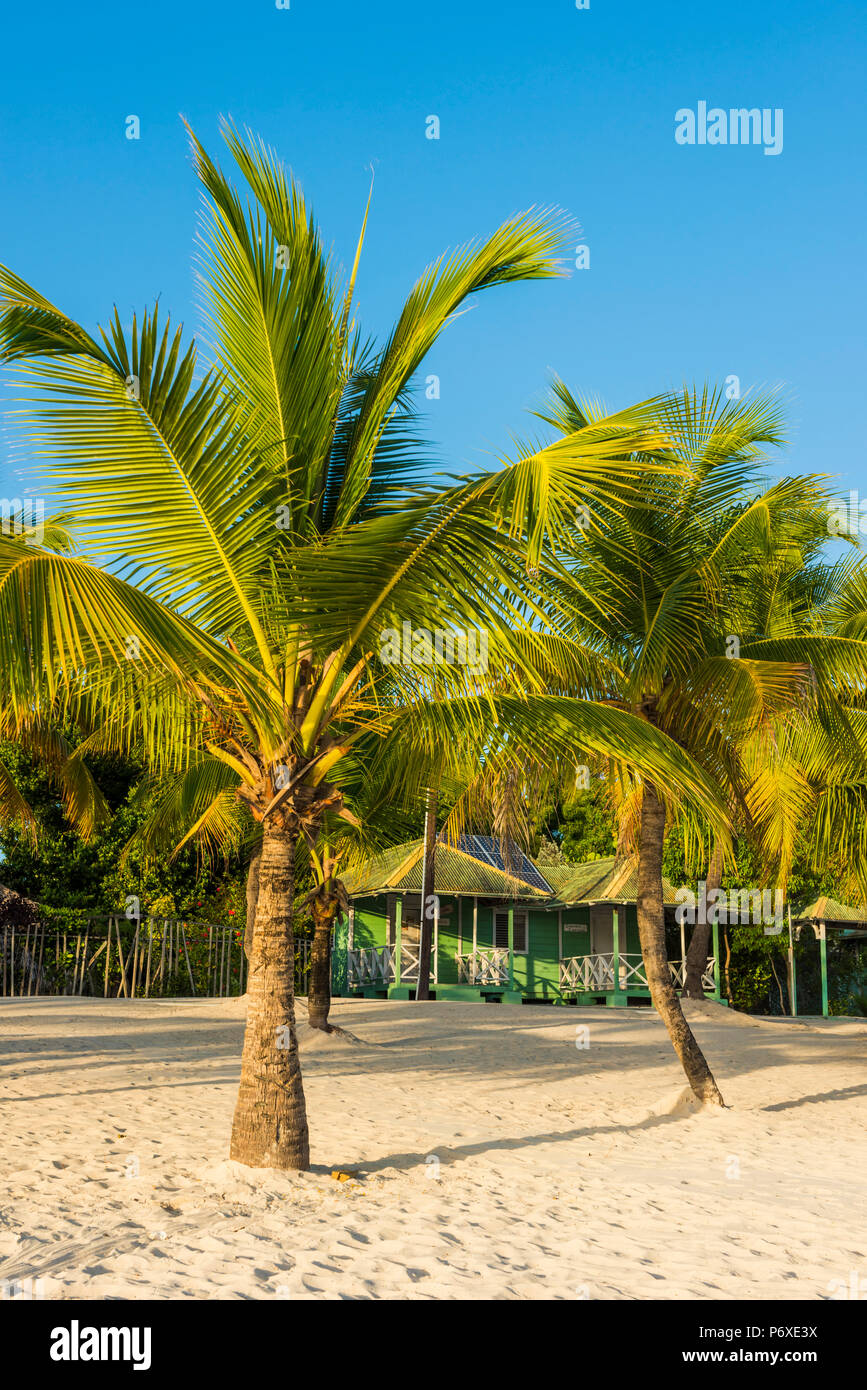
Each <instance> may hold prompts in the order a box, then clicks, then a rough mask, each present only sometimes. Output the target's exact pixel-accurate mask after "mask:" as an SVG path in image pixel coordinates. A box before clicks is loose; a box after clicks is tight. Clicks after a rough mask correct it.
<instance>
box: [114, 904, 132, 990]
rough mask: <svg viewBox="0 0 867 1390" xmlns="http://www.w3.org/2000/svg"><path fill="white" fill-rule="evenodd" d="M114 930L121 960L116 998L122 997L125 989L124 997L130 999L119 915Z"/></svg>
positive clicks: (115, 920)
mask: <svg viewBox="0 0 867 1390" xmlns="http://www.w3.org/2000/svg"><path fill="white" fill-rule="evenodd" d="M114 930H115V934H116V936H117V954H118V959H119V960H120V984H119V986H118V992H117V994H116V995H115V998H116V999H119V998H120V992H121V990H123V993H124V997H125V998H127V999H128V998H129V990H128V989H127V987H126V961H125V960H124V956H123V945H122V943H121V939H120V919H119V918H118V917H115V919H114Z"/></svg>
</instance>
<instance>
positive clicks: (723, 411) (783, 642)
mask: <svg viewBox="0 0 867 1390" xmlns="http://www.w3.org/2000/svg"><path fill="white" fill-rule="evenodd" d="M542 418H544V419H546V420H547V421H548V422H549V423H551V424H553V425H555V426H556V427H557V428H558V429H560V430H562V431H563V433H564V434H565V435H569V434H571V433H572V432H573V431H574V430H576V429H582V428H585V427H587V426H588V425H590V424H592V423H593V421H594V420H595V419H596V418H598V411H596V410H594V408H592V407H590V406H587V405H583V404H579V402H578V401H576V400H575V398H574V397H573V396H572V395H571V393H570V392H569V391H568V389H567V388H566V387H565V385H563V384H562V383H559V382H558V383H557V384H556V386H555V390H554V398H553V401H552V403H551V406H550V407H549V409H548V410H547V411H546V412H545V413H544V414H543V417H542ZM658 420H659V424H660V428H661V429H662V430H663V432H665V433H666V434H667V435H668V437H669V439H670V443H671V457H672V460H673V461H675V462H676V463H677V465H678V469H679V471H676V472H673V473H671V474H669V475H667V476H662V475H658V476H656V477H654V478H651V479H649V480H648V484H647V487H646V488H645V490H644V492H643V495H642V497H641V498H640V500H638V501H636V502H635V504H634V505H633V504H632V503H631V502H627V503H626V505H625V506H622V507H618V508H616V509H610V508H608V507H607V506H603V507H601V508H599V507H594V506H593V505H592V504H589V505H588V506H587V507H586V508H585V510H584V512H583V513H582V515H581V518H580V524H579V526H578V527H577V528H576V530H575V532H574V535H573V538H572V545H571V547H570V548H569V551H568V553H566V554H565V555H564V567H565V569H566V571H567V572H568V578H566V579H564V580H563V582H562V584H561V585H560V586H559V592H558V593H557V594H556V597H555V598H554V599H553V601H554V602H556V603H557V604H558V605H559V606H560V607H561V609H562V611H563V612H564V613H566V612H567V611H571V613H572V631H573V635H574V639H575V641H576V642H577V643H579V644H581V645H582V646H583V645H589V646H591V647H595V648H596V650H597V651H598V652H599V653H600V656H604V658H605V660H606V662H607V663H608V668H607V689H604V688H597V690H596V691H595V692H594V693H595V694H596V697H597V698H600V699H607V700H608V701H610V703H611V704H612V705H614V706H616V707H619V708H621V709H624V710H626V709H630V710H632V711H633V712H635V713H636V714H637V715H638V716H639V717H640V718H641V719H643V720H645V721H646V722H647V724H648V725H650V726H652V727H653V728H655V729H658V730H660V731H664V732H665V733H666V734H667V735H668V736H669V737H670V738H671V739H672V740H673V741H675V742H676V743H677V744H678V746H680V747H681V748H683V749H684V750H686V751H688V752H689V753H690V754H691V756H692V757H693V758H694V760H695V761H696V763H697V764H699V765H700V766H701V767H702V768H703V769H704V771H705V772H706V774H707V775H708V777H709V779H710V780H711V781H712V782H713V783H714V785H715V786H716V787H717V789H718V791H719V793H720V795H722V796H725V797H726V799H727V800H729V799H731V800H735V801H736V800H737V798H738V797H741V798H742V797H743V795H744V786H743V781H744V779H743V778H742V776H741V771H740V769H741V767H742V765H743V764H744V763H745V761H746V762H748V761H749V760H750V759H752V760H753V764H754V766H753V780H754V781H755V777H756V775H757V768H756V767H755V760H756V759H757V758H758V759H759V760H761V757H762V756H763V755H767V753H768V749H769V747H770V745H771V744H772V742H773V740H774V737H775V734H776V733H777V732H778V731H779V729H780V727H782V726H786V727H798V725H799V721H800V722H802V723H803V722H804V721H810V720H811V719H812V718H813V716H814V714H815V713H816V712H817V711H819V712H823V713H824V714H825V715H827V714H828V713H829V711H832V710H834V709H835V708H836V706H837V704H838V697H839V692H840V690H841V689H842V687H843V686H844V685H845V684H846V683H847V682H848V681H850V680H851V679H852V678H853V676H854V677H855V678H856V679H857V681H858V682H859V683H860V687H861V688H862V689H863V681H864V676H865V672H867V646H865V645H864V643H863V642H861V641H859V640H857V639H845V640H844V639H841V638H839V637H836V636H829V635H827V634H824V633H814V632H809V631H805V629H804V627H803V626H799V625H798V624H797V623H795V622H791V621H790V622H788V623H787V624H779V625H777V627H776V628H773V627H772V628H771V629H769V628H768V625H767V623H764V624H763V623H762V622H760V621H759V620H758V616H757V613H756V595H755V593H754V592H753V590H752V587H751V586H752V584H753V581H754V580H755V577H756V568H757V566H756V563H755V562H752V563H751V560H752V561H754V559H755V557H756V555H757V553H758V552H759V551H760V550H761V549H762V548H763V547H764V548H765V550H767V548H768V546H769V545H771V544H772V540H771V539H769V538H773V537H774V535H775V529H776V528H777V527H779V528H781V533H784V531H785V528H787V527H788V533H789V538H790V540H791V528H792V518H793V517H795V518H798V517H800V518H801V529H802V531H803V528H804V519H805V518H806V521H807V524H808V525H815V520H816V518H817V517H818V516H820V515H822V516H824V517H825V518H826V517H827V512H826V509H825V506H824V502H825V493H824V491H823V489H822V487H821V486H820V484H819V483H818V481H817V480H812V479H789V480H784V481H782V482H778V483H776V484H774V485H772V486H769V487H766V488H764V489H762V487H761V485H760V484H761V473H760V469H761V467H762V459H763V455H762V449H763V446H766V445H768V444H771V445H775V444H778V443H780V442H781V439H782V424H781V417H780V412H779V408H778V406H777V404H776V401H775V399H774V398H773V397H756V398H754V399H750V398H748V399H745V400H742V401H740V402H735V401H724V400H723V399H722V395H721V393H719V392H713V391H710V390H709V389H707V388H705V389H704V390H703V391H702V392H695V391H690V390H687V389H685V390H684V391H683V392H682V393H681V394H678V395H671V396H670V397H669V398H667V399H666V400H664V401H660V402H659V404H658ZM745 557H747V561H746V563H745ZM581 693H582V694H585V695H586V694H587V693H588V692H587V691H586V690H585V691H582V692H581ZM824 728H825V731H826V734H827V736H828V737H829V738H830V739H831V741H832V743H833V742H835V739H836V740H839V736H840V734H841V733H842V732H843V730H844V728H845V725H844V723H843V722H842V721H841V720H840V719H839V718H838V719H837V720H836V723H835V721H834V720H833V719H826V720H825V723H824ZM611 785H612V787H613V786H614V785H615V784H614V783H613V782H612V784H611ZM622 790H623V788H622V785H621V791H622ZM626 791H627V793H628V794H627V795H626V796H625V797H623V798H622V800H621V803H620V809H621V813H622V814H624V815H626V816H629V815H632V817H633V819H634V840H635V843H636V846H637V849H638V855H639V871H638V872H639V892H638V923H639V933H640V938H641V945H642V953H643V957H644V964H645V969H646V972H647V980H648V984H649V987H650V993H651V998H652V1000H653V1003H654V1005H655V1006H656V1008H657V1010H658V1011H659V1013H660V1014H661V1016H662V1018H663V1019H664V1021H665V1023H666V1027H667V1028H668V1031H669V1035H670V1037H671V1039H672V1043H673V1045H674V1047H675V1050H676V1052H677V1054H678V1056H679V1057H680V1060H681V1062H682V1064H683V1067H684V1070H685V1072H686V1075H687V1077H688V1079H689V1082H690V1085H691V1086H692V1089H693V1091H694V1092H695V1094H696V1095H697V1096H698V1097H699V1098H700V1099H701V1100H703V1101H710V1102H712V1103H714V1104H722V1096H721V1094H720V1091H719V1088H718V1086H717V1084H716V1081H715V1079H714V1077H713V1075H712V1073H711V1070H710V1068H709V1066H708V1064H707V1061H706V1059H705V1058H704V1056H703V1054H702V1052H701V1050H700V1048H699V1047H698V1044H697V1042H696V1040H695V1038H694V1036H693V1034H692V1031H691V1029H690V1028H689V1026H688V1024H687V1022H686V1020H685V1018H684V1015H683V1011H682V1009H681V1006H680V1002H679V1000H678V998H677V995H676V993H675V990H674V987H673V985H672V982H671V978H670V973H669V970H668V963H667V958H666V950H665V919H664V909H663V897H662V853H663V845H664V840H665V833H666V824H667V822H670V820H671V818H672V815H673V814H675V813H676V810H677V803H676V801H674V800H672V799H671V798H667V797H666V796H665V795H664V794H663V793H662V792H661V790H660V788H659V787H658V785H657V784H656V782H655V779H654V778H653V777H652V776H648V775H644V776H641V775H640V774H639V775H638V777H637V778H636V777H633V778H632V779H631V782H629V784H628V786H627V788H626ZM753 794H754V795H756V794H757V793H756V789H755V788H754V792H753ZM690 815H691V813H690ZM692 823H693V825H694V826H695V828H696V830H700V829H701V827H700V819H699V822H698V823H696V822H695V821H693V822H692ZM728 843H729V841H728V836H727V834H725V833H724V834H723V836H722V837H720V838H719V840H718V844H719V849H720V852H723V853H724V852H725V850H726V848H727V845H728Z"/></svg>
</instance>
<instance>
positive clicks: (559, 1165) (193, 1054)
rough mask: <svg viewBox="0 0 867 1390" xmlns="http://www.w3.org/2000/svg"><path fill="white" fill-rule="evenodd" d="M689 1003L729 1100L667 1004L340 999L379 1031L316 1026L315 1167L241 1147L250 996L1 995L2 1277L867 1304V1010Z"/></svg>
mask: <svg viewBox="0 0 867 1390" xmlns="http://www.w3.org/2000/svg"><path fill="white" fill-rule="evenodd" d="M688 1007H689V1008H690V1012H691V1015H692V1017H693V1021H694V1026H695V1029H696V1033H697V1036H698V1038H699V1040H700V1042H701V1043H702V1045H703V1047H704V1048H705V1050H706V1052H707V1055H708V1058H709V1060H710V1062H711V1065H712V1067H713V1069H714V1071H715V1073H716V1076H717V1079H718V1081H719V1083H720V1085H721V1088H722V1090H723V1093H724V1095H725V1098H726V1100H727V1102H728V1104H729V1105H730V1106H731V1107H732V1108H731V1109H728V1110H726V1111H722V1112H720V1111H718V1110H716V1111H709V1110H702V1109H701V1108H700V1107H697V1106H695V1104H694V1103H692V1102H691V1100H690V1099H689V1095H688V1092H687V1093H685V1092H684V1084H683V1075H682V1073H681V1071H680V1068H679V1065H678V1063H677V1061H676V1058H675V1057H674V1054H673V1052H672V1050H671V1047H670V1045H669V1043H668V1039H667V1037H666V1035H665V1031H664V1029H663V1027H662V1024H661V1023H660V1021H659V1020H658V1019H657V1018H656V1016H655V1015H653V1014H651V1013H650V1011H644V1010H641V1011H638V1010H630V1011H626V1010H610V1009H609V1010H606V1009H601V1008H594V1009H589V1008H588V1009H569V1010H566V1009H553V1008H547V1009H546V1008H527V1007H524V1008H515V1007H505V1006H499V1007H497V1006H486V1005H474V1004H444V1003H431V1004H423V1005H415V1004H398V1003H384V1002H383V1003H365V1002H341V1003H338V1004H337V1005H336V1006H335V1010H334V1017H335V1021H336V1022H338V1023H340V1024H341V1025H343V1026H345V1027H347V1028H349V1029H351V1030H352V1031H353V1032H354V1033H355V1034H357V1035H358V1036H359V1037H360V1038H362V1039H363V1040H364V1042H363V1045H361V1046H353V1045H350V1044H348V1043H346V1042H342V1041H335V1040H331V1039H328V1038H323V1037H322V1036H321V1035H315V1036H313V1037H312V1039H311V1038H310V1037H308V1038H306V1039H305V1040H304V1072H305V1085H306V1091H307V1099H308V1108H309V1113H310V1123H311V1136H312V1154H313V1163H314V1169H313V1171H312V1172H311V1173H308V1174H304V1175H292V1176H290V1175H285V1174H281V1173H277V1172H273V1171H270V1170H256V1171H253V1170H250V1169H245V1168H243V1167H241V1166H239V1165H236V1164H233V1163H230V1162H228V1161H227V1160H226V1158H225V1155H226V1153H227V1151H228V1135H229V1125H230V1121H231V1115H232V1107H233V1103H234V1096H235V1089H236V1086H237V1080H238V1072H239V1057H240V1051H241V1039H242V1030H243V1009H244V1005H243V1001H237V1000H227V1001H223V1002H221V1001H217V1000H208V1001H195V1000H194V1001H191V1002H189V1003H182V1002H166V1003H160V1002H156V1001H150V1002H148V1001H133V1002H129V1001H110V1002H105V1001H102V1000H87V999H82V1000H66V999H40V1000H27V999H23V1000H4V1001H2V1002H0V1042H2V1073H0V1077H2V1089H0V1098H2V1118H0V1124H2V1129H0V1134H2V1142H0V1151H2V1172H0V1192H2V1194H3V1196H2V1197H0V1280H6V1281H15V1280H19V1281H21V1280H27V1279H32V1280H36V1279H38V1280H41V1283H40V1284H39V1285H37V1286H35V1291H36V1293H37V1294H41V1295H42V1296H45V1297H48V1298H98V1299H103V1298H112V1299H114V1298H140V1297H159V1298H173V1299H177V1298H257V1299H275V1298H322V1297H325V1298H350V1299H356V1298H471V1299H477V1298H543V1299H548V1298H566V1299H574V1298H588V1297H589V1298H666V1299H674V1298H691V1299H703V1298H719V1297H722V1298H729V1297H747V1298H768V1299H769V1298H773V1299H786V1298H819V1299H821V1298H829V1297H831V1296H832V1293H833V1292H834V1290H835V1289H837V1288H838V1287H839V1286H838V1285H836V1284H834V1282H833V1281H835V1280H838V1281H841V1285H846V1286H847V1287H848V1286H849V1284H850V1281H851V1277H852V1271H856V1272H857V1273H856V1278H858V1277H860V1278H861V1279H862V1280H863V1281H864V1282H863V1284H862V1288H863V1290H864V1292H865V1293H867V1260H865V1256H864V1241H863V1229H864V1211H865V1203H864V1194H865V1181H867V1169H865V1162H864V1158H865V1146H864V1133H865V1109H867V1106H865V1094H867V1085H865V1072H864V1057H865V1051H867V1023H865V1022H861V1021H855V1020H831V1021H829V1022H827V1023H823V1022H822V1021H821V1020H818V1021H816V1022H815V1023H814V1022H810V1023H803V1022H797V1023H795V1022H787V1021H786V1020H773V1021H772V1020H767V1021H765V1020H756V1019H747V1018H745V1017H742V1016H736V1015H729V1014H728V1013H727V1011H726V1010H724V1009H721V1008H719V1007H718V1006H715V1005H700V1004H699V1005H693V1006H688ZM302 1009H303V1005H302ZM579 1026H587V1027H589V1030H590V1034H589V1041H590V1046H589V1048H588V1049H586V1050H584V1049H580V1050H579V1049H578V1048H576V1046H575V1040H576V1029H577V1028H578V1027H579ZM305 1029H306V1025H305ZM307 1031H308V1033H309V1030H307ZM333 1168H340V1169H344V1170H345V1169H347V1168H350V1169H357V1170H358V1175H359V1176H358V1178H357V1179H350V1180H349V1181H345V1182H337V1181H335V1180H334V1179H333V1178H332V1177H331V1176H330V1173H331V1170H332V1169H333ZM24 1287H25V1288H26V1287H27V1286H26V1285H25V1286H24ZM855 1287H857V1285H856V1286H855ZM862 1296H863V1294H862Z"/></svg>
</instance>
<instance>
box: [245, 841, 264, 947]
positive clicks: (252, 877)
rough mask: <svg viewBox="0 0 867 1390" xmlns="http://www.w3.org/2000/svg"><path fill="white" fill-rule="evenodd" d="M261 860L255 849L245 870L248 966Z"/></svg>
mask: <svg viewBox="0 0 867 1390" xmlns="http://www.w3.org/2000/svg"><path fill="white" fill-rule="evenodd" d="M261 860H262V851H261V850H260V849H257V850H256V853H255V854H254V855H253V858H252V859H251V860H250V867H249V869H248V870H247V921H246V925H245V927H244V955H245V956H246V957H247V963H248V964H249V963H250V958H251V957H252V955H253V927H254V925H255V922H256V899H257V898H258V896H259V864H260V863H261Z"/></svg>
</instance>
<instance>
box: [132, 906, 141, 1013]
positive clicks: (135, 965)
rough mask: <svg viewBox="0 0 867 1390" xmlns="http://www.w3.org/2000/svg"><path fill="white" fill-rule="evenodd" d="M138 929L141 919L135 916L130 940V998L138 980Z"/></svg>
mask: <svg viewBox="0 0 867 1390" xmlns="http://www.w3.org/2000/svg"><path fill="white" fill-rule="evenodd" d="M140 931H141V919H140V918H138V917H137V918H136V923H135V936H134V937H133V942H132V964H131V975H132V993H131V995H130V998H131V999H135V987H136V982H137V980H138V937H139V932H140Z"/></svg>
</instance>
